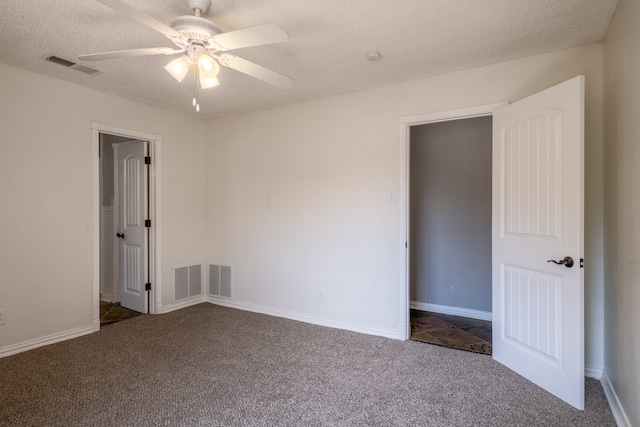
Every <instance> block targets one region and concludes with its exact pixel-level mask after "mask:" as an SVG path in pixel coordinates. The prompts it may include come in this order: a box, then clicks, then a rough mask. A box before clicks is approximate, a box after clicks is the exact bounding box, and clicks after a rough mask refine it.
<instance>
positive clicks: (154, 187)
mask: <svg viewBox="0 0 640 427" xmlns="http://www.w3.org/2000/svg"><path fill="white" fill-rule="evenodd" d="M91 129H92V136H93V137H92V144H93V207H92V210H93V227H92V228H93V229H92V240H93V245H92V246H93V263H92V265H93V275H92V281H93V321H94V323H96V322H97V324H98V325H99V324H100V161H99V155H100V133H107V134H111V135H118V136H123V137H126V138H132V139H139V140H143V141H149V152H150V156H151V158H152V161H151V170H150V171H151V176H152V179H151V183H150V184H151V185H150V187H151V188H150V191H149V197H150V198H151V203H150V206H151V212H150V216H151V219H152V227H151V230H152V231H151V239H150V240H151V241H150V242H149V248H148V249H149V261H150V263H151V277H149V282H150V283H151V284H152V286H151V295H150V300H151V303H150V304H149V313H155V314H157V313H162V303H161V301H162V286H161V283H162V277H161V270H162V268H161V267H162V263H161V251H160V246H161V241H160V236H161V233H160V229H161V224H162V223H161V215H160V211H161V209H160V206H161V204H160V203H161V197H160V181H161V179H160V177H161V174H160V171H161V169H160V165H161V161H160V159H161V157H160V154H161V143H162V135H159V134H151V133H145V132H139V131H135V130H130V129H123V128H118V127H114V126H109V125H105V124H102V123H98V122H91Z"/></svg>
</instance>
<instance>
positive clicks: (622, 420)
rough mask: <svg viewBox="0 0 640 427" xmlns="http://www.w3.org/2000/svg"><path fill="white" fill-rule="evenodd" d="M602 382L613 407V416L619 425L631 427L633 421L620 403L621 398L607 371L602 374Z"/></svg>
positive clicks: (620, 426) (619, 426)
mask: <svg viewBox="0 0 640 427" xmlns="http://www.w3.org/2000/svg"><path fill="white" fill-rule="evenodd" d="M600 382H601V383H602V388H603V389H604V394H605V396H607V401H608V402H609V407H610V408H611V412H612V413H613V418H615V420H616V424H617V425H618V427H631V421H629V417H627V413H626V412H625V411H624V408H623V407H622V405H621V404H620V399H618V395H617V394H616V391H615V389H614V388H613V384H611V381H610V380H609V377H608V376H607V373H606V372H604V373H603V374H602V379H601V380H600Z"/></svg>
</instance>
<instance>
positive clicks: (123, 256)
mask: <svg viewBox="0 0 640 427" xmlns="http://www.w3.org/2000/svg"><path fill="white" fill-rule="evenodd" d="M146 144H147V143H146V142H145V141H131V142H124V143H120V144H115V145H114V150H115V153H114V158H115V160H116V161H115V181H116V182H115V193H116V194H115V196H116V198H117V213H116V215H117V221H116V222H117V227H116V230H117V231H116V236H115V237H114V238H115V239H116V246H117V248H118V255H117V256H118V298H119V300H120V304H121V305H122V306H123V307H126V308H129V309H131V310H135V311H138V312H140V313H146V312H147V295H146V291H145V283H147V280H146V279H147V265H148V264H147V262H148V261H147V257H148V251H147V245H146V240H147V239H146V238H147V232H146V230H147V229H146V228H145V219H147V216H146V215H147V202H146V197H147V194H146V191H145V189H146V188H147V173H146V165H145V162H144V158H145V151H146Z"/></svg>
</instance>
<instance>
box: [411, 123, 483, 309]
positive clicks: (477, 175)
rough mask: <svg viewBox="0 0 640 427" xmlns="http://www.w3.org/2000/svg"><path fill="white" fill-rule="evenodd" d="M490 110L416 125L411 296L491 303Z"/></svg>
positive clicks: (466, 304)
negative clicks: (459, 118) (488, 113)
mask: <svg viewBox="0 0 640 427" xmlns="http://www.w3.org/2000/svg"><path fill="white" fill-rule="evenodd" d="M491 132H492V118H491V116H486V117H476V118H471V119H464V120H453V121H446V122H440V123H430V124H425V125H421V126H414V127H412V128H411V144H410V178H409V180H410V181H409V185H410V230H411V231H410V233H411V239H410V241H411V248H410V255H411V258H410V265H411V267H410V280H411V300H412V301H417V302H422V303H431V304H438V305H445V306H450V307H462V308H469V309H474V310H480V311H488V312H490V311H491V138H492V134H491Z"/></svg>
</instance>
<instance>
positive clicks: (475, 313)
mask: <svg viewBox="0 0 640 427" xmlns="http://www.w3.org/2000/svg"><path fill="white" fill-rule="evenodd" d="M411 308H413V309H414V310H422V311H430V312H432V313H440V314H450V315H452V316H460V317H468V318H470V319H478V320H489V321H491V312H490V311H480V310H473V309H470V308H463V307H450V306H448V305H439V304H429V303H426V302H417V301H411Z"/></svg>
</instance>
